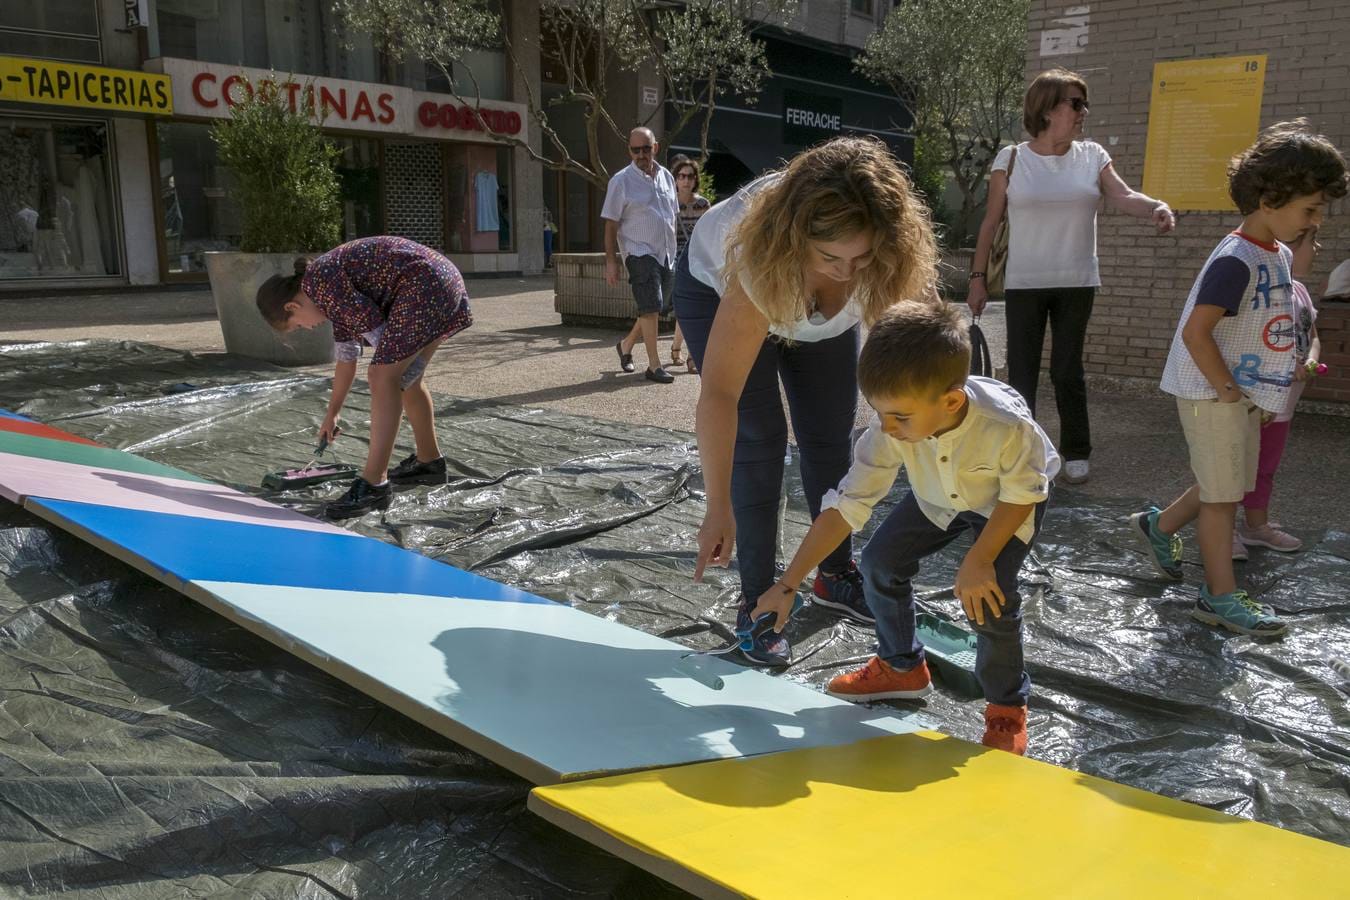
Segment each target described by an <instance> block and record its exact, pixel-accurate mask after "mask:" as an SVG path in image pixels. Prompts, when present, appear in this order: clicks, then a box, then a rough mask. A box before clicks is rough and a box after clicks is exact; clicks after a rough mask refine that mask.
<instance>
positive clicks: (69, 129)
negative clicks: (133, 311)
mask: <svg viewBox="0 0 1350 900" xmlns="http://www.w3.org/2000/svg"><path fill="white" fill-rule="evenodd" d="M113 171H114V170H113V168H112V154H111V148H110V145H109V141H108V125H107V123H106V122H102V121H89V122H81V121H72V120H53V119H28V118H17V117H16V118H0V279H3V280H8V279H14V278H77V277H82V276H105V275H118V274H120V273H121V270H122V266H121V246H120V241H119V235H120V234H121V227H120V224H119V220H118V216H117V208H116V204H115V203H114V199H113V198H114V195H113Z"/></svg>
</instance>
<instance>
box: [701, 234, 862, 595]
mask: <svg viewBox="0 0 1350 900" xmlns="http://www.w3.org/2000/svg"><path fill="white" fill-rule="evenodd" d="M720 302H721V298H720V297H718V295H717V291H715V290H713V289H712V288H710V287H708V286H707V285H706V284H704V283H703V282H701V281H699V280H698V279H697V278H695V277H694V276H693V275H691V274H690V273H689V254H688V253H685V254H684V255H682V256H681V257H680V260H679V262H678V263H676V267H675V315H676V317H677V318H678V319H679V321H680V327H681V328H683V329H684V339H685V342H686V343H687V344H688V345H689V355H690V356H691V357H693V359H694V363H695V365H697V366H698V367H699V370H700V371H702V369H703V367H704V356H703V354H704V351H705V350H706V349H707V347H708V335H709V334H710V333H711V332H712V323H713V317H714V316H715V315H716V314H717V307H718V304H719V303H720ZM857 372H858V326H856V325H854V326H853V327H852V328H850V329H849V330H848V331H846V332H844V333H843V334H841V335H839V336H837V337H832V338H829V339H827V340H823V341H814V342H806V341H802V342H798V343H795V344H788V343H786V342H784V341H781V340H778V339H777V338H775V337H773V336H772V335H770V336H769V337H768V338H766V339H765V341H764V343H763V344H761V345H760V348H759V354H758V356H756V358H755V362H754V365H753V366H752V367H751V369H750V374H749V376H748V377H747V378H746V380H745V388H744V389H743V390H742V391H741V399H740V403H739V406H738V415H737V423H736V452H735V457H734V459H733V462H732V469H731V506H732V509H733V511H734V512H735V515H736V565H737V567H738V568H739V569H740V573H741V590H742V591H743V592H744V593H745V596H746V599H747V600H748V601H749V602H751V603H753V602H754V601H755V600H757V599H758V598H759V595H760V594H762V593H764V592H765V591H767V590H768V589H769V588H771V587H773V583H774V581H775V580H777V578H778V559H777V557H778V498H779V495H780V494H781V493H782V489H783V457H784V455H786V453H787V437H788V431H787V417H786V416H784V414H783V400H782V396H781V395H780V394H779V392H778V382H779V379H780V378H781V379H782V382H783V393H784V394H786V395H787V401H788V408H789V410H790V411H791V413H792V430H793V433H794V434H795V435H796V436H797V450H798V457H799V461H800V465H801V474H802V489H803V491H804V492H805V494H806V505H807V508H808V509H809V511H810V513H811V518H812V519H815V517H816V516H818V515H820V501H821V500H822V499H823V498H824V497H825V493H826V492H827V491H829V490H830V489H831V488H833V487H835V486H837V485H838V484H839V482H840V480H841V479H843V477H844V475H846V474H847V473H848V467H849V464H850V462H852V459H853V420H854V418H855V416H856V414H857V410H858V375H857ZM852 555H853V541H852V538H851V537H850V538H846V539H845V540H844V542H843V543H841V544H840V545H839V546H838V547H836V548H835V549H834V550H833V551H832V552H831V553H830V555H829V556H828V557H826V558H825V560H824V561H823V562H822V563H821V565H820V567H821V568H822V569H824V570H825V571H827V572H840V571H843V570H844V569H845V568H846V567H847V566H848V563H849V560H850V559H851V558H852Z"/></svg>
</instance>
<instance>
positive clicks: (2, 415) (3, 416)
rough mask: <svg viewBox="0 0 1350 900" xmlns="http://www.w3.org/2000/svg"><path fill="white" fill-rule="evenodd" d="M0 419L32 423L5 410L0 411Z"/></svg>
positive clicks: (25, 417) (26, 418)
mask: <svg viewBox="0 0 1350 900" xmlns="http://www.w3.org/2000/svg"><path fill="white" fill-rule="evenodd" d="M0 419H20V420H22V421H24V422H31V421H33V420H32V419H30V418H28V417H27V416H21V415H19V414H18V413H13V412H10V411H9V410H7V409H0Z"/></svg>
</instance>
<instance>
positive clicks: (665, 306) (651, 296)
mask: <svg viewBox="0 0 1350 900" xmlns="http://www.w3.org/2000/svg"><path fill="white" fill-rule="evenodd" d="M624 265H626V266H627V267H628V283H629V284H630V285H632V288H633V302H634V303H636V304H637V314H638V315H639V316H645V315H647V314H648V313H662V312H667V313H668V312H670V310H671V291H672V289H673V286H674V282H675V272H674V271H673V270H672V269H671V268H670V266H663V265H661V264H660V263H659V262H657V261H656V257H655V256H629V257H627V258H626V259H625V260H624Z"/></svg>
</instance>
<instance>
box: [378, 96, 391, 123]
mask: <svg viewBox="0 0 1350 900" xmlns="http://www.w3.org/2000/svg"><path fill="white" fill-rule="evenodd" d="M375 102H376V103H378V104H379V106H380V114H379V115H378V116H377V117H376V119H375V121H377V122H379V123H380V124H381V125H388V124H389V123H390V122H392V121H394V95H393V94H381V95H380V96H378V97H376V98H375Z"/></svg>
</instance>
